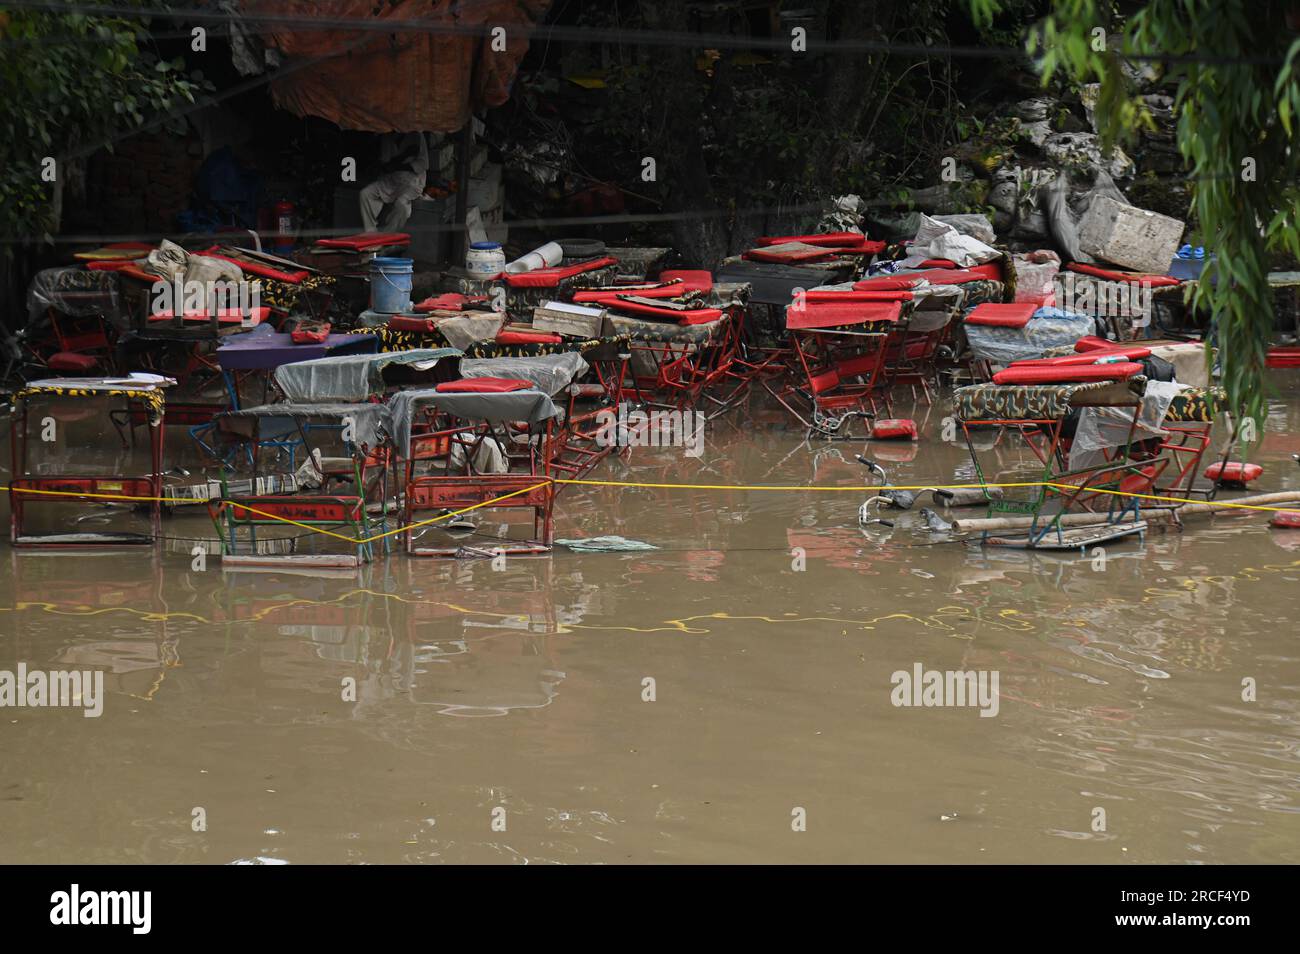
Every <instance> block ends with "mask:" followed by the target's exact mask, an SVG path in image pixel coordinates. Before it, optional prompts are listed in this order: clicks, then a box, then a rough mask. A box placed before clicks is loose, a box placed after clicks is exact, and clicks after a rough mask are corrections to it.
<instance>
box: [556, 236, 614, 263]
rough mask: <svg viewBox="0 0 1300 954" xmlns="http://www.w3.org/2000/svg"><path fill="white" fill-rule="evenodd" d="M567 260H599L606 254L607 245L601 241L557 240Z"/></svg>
mask: <svg viewBox="0 0 1300 954" xmlns="http://www.w3.org/2000/svg"><path fill="white" fill-rule="evenodd" d="M555 244H557V245H558V246H560V248H561V250H563V252H564V257H565V258H566V259H573V260H575V261H578V260H581V259H584V258H599V257H600V256H601V255H604V254H605V243H604V242H602V241H600V240H599V239H556V240H555Z"/></svg>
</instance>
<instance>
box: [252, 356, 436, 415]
mask: <svg viewBox="0 0 1300 954" xmlns="http://www.w3.org/2000/svg"><path fill="white" fill-rule="evenodd" d="M458 357H460V352H459V351H457V350H456V349H455V348H417V349H413V350H411V351H387V352H384V353H383V354H349V355H341V356H337V357H332V358H316V359H314V360H312V361H296V362H294V363H293V364H283V365H281V366H280V367H278V368H276V369H275V383H276V384H277V385H279V386H280V389H281V390H282V391H284V393H285V396H286V397H287V398H288V399H289V400H290V401H303V402H312V401H364V400H366V399H367V398H369V397H370V395H372V394H377V393H379V392H382V391H383V389H384V377H383V371H384V368H385V367H387V366H388V365H390V364H414V365H424V364H426V363H427V364H428V365H429V366H430V367H432V365H433V364H435V363H437V362H438V361H440V360H442V359H444V358H458Z"/></svg>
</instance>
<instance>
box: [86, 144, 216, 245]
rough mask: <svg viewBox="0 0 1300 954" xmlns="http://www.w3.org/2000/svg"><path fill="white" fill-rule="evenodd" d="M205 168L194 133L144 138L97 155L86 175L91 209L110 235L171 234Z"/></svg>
mask: <svg viewBox="0 0 1300 954" xmlns="http://www.w3.org/2000/svg"><path fill="white" fill-rule="evenodd" d="M202 164H203V156H202V146H201V145H200V143H199V140H198V137H196V136H193V135H188V136H175V135H170V134H166V133H163V134H142V135H137V136H132V137H131V138H130V139H127V140H124V141H122V142H120V143H118V144H117V147H116V150H115V151H114V152H112V153H108V152H103V153H99V154H98V155H96V156H94V157H93V158H92V159H91V161H90V164H89V166H88V168H87V171H86V205H87V211H88V212H90V211H93V212H95V213H97V214H96V215H94V218H96V219H98V220H99V222H100V224H101V226H102V227H103V228H104V230H105V231H106V232H109V233H113V234H121V233H169V232H172V231H174V229H175V219H176V213H177V212H179V211H181V210H182V209H184V208H186V207H187V206H188V205H189V202H190V192H191V190H192V189H193V187H194V176H195V174H196V173H197V172H198V170H199V166H201V165H202Z"/></svg>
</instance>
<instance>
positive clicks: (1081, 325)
mask: <svg viewBox="0 0 1300 954" xmlns="http://www.w3.org/2000/svg"><path fill="white" fill-rule="evenodd" d="M963 327H964V329H965V331H966V340H967V342H969V344H970V350H971V353H972V354H973V355H974V356H975V357H976V358H979V359H981V360H984V361H991V362H993V363H994V364H1004V365H1005V364H1010V363H1011V362H1012V361H1019V360H1021V359H1022V358H1040V357H1042V356H1043V354H1044V352H1046V351H1047V350H1048V349H1050V348H1057V347H1060V346H1062V345H1071V346H1072V345H1073V344H1074V343H1075V342H1076V341H1078V340H1079V339H1080V338H1082V337H1084V336H1085V335H1091V334H1095V333H1096V329H1097V322H1096V320H1094V319H1093V318H1089V317H1088V316H1087V315H1075V314H1072V313H1070V312H1068V311H1062V310H1061V309H1059V308H1040V309H1038V311H1036V312H1034V317H1033V318H1031V319H1029V324H1027V325H1025V326H1024V327H1023V328H992V327H985V326H982V325H963Z"/></svg>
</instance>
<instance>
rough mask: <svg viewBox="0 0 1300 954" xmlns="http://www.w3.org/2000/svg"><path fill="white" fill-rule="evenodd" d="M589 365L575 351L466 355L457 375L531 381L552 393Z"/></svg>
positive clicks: (546, 391) (558, 390)
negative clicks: (530, 355)
mask: <svg viewBox="0 0 1300 954" xmlns="http://www.w3.org/2000/svg"><path fill="white" fill-rule="evenodd" d="M588 367H589V365H588V364H587V362H586V361H585V360H583V357H582V355H580V354H578V353H577V352H576V351H565V352H562V353H560V354H543V355H538V356H537V357H535V358H465V359H463V360H462V361H461V363H460V376H461V377H462V378H514V379H516V380H521V381H531V382H532V383H533V385H534V386H535V387H536V388H537V390H539V391H542V392H544V393H546V394H550V395H552V396H554V395H556V394H559V393H560V392H561V391H563V390H564V389H565V388H567V387H568V386H569V385H570V384H572V383H573V382H574V381H576V380H577V379H578V378H580V377H582V376H583V375H584V374H586V373H587V368H588Z"/></svg>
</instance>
